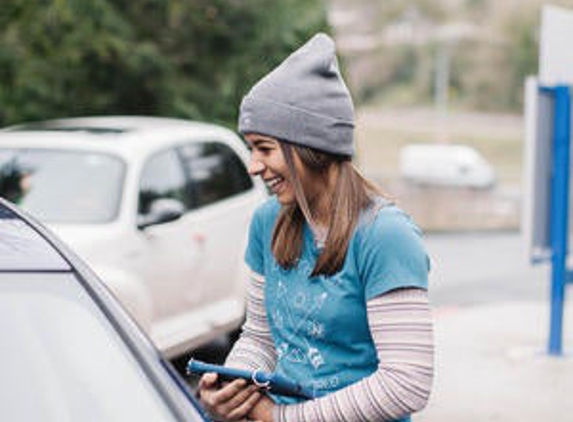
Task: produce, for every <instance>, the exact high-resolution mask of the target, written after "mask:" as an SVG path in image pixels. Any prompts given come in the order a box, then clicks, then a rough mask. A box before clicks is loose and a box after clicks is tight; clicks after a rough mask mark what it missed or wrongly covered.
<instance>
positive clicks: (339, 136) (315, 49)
mask: <svg viewBox="0 0 573 422" xmlns="http://www.w3.org/2000/svg"><path fill="white" fill-rule="evenodd" d="M353 130H354V108H353V105H352V99H351V98H350V94H349V92H348V88H347V87H346V85H345V83H344V81H343V80H342V77H341V75H340V70H339V69H338V61H337V59H336V55H335V47H334V41H333V40H332V39H331V38H330V37H329V36H328V35H326V34H323V33H319V34H316V35H315V36H314V37H312V38H311V39H310V40H309V41H307V43H306V44H304V45H303V46H302V47H300V48H299V49H298V50H297V51H295V52H294V53H292V54H291V55H290V56H289V57H287V58H286V59H285V60H284V61H283V62H282V63H281V64H280V65H279V66H278V67H277V68H275V69H274V70H273V71H272V72H270V73H269V74H267V75H266V76H265V77H263V78H262V79H261V80H260V81H259V82H257V84H255V86H253V87H252V88H251V90H250V91H249V93H248V94H247V95H246V96H245V97H244V98H243V101H242V103H241V108H240V115H239V132H241V133H242V134H245V133H253V132H254V133H259V134H263V135H268V136H272V137H274V138H277V139H279V140H285V141H288V142H292V143H294V144H298V145H302V146H307V147H311V148H315V149H318V150H321V151H324V152H328V153H333V154H341V155H352V153H353V151H354V145H353Z"/></svg>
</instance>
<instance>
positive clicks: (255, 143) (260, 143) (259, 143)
mask: <svg viewBox="0 0 573 422" xmlns="http://www.w3.org/2000/svg"><path fill="white" fill-rule="evenodd" d="M269 145H274V142H273V141H271V140H270V139H254V140H252V141H251V146H252V147H259V148H260V147H261V146H269Z"/></svg>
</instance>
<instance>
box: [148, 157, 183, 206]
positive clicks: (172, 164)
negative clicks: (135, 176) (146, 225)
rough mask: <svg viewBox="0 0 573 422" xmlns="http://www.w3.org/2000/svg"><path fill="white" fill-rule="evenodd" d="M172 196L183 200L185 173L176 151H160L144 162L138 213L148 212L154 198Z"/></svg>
mask: <svg viewBox="0 0 573 422" xmlns="http://www.w3.org/2000/svg"><path fill="white" fill-rule="evenodd" d="M163 198H173V199H178V200H179V201H181V202H185V199H186V198H185V175H184V173H183V169H182V168H181V160H179V157H178V156H177V152H176V151H175V150H173V149H169V150H166V151H163V152H160V153H158V154H156V155H154V156H153V157H151V159H150V160H149V161H148V162H147V164H145V167H144V169H143V171H142V173H141V181H140V184H139V205H138V214H139V215H140V216H141V215H146V214H147V213H149V208H150V206H151V203H152V202H153V201H155V200H156V199H163Z"/></svg>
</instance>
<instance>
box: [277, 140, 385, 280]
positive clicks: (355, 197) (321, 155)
mask: <svg viewBox="0 0 573 422" xmlns="http://www.w3.org/2000/svg"><path fill="white" fill-rule="evenodd" d="M279 144H280V146H281V149H282V152H283V154H284V157H285V162H286V164H287V167H288V169H289V173H290V177H289V182H290V183H291V184H292V186H293V188H294V191H295V197H296V202H295V203H294V204H291V205H285V206H283V207H282V208H281V211H280V213H279V216H278V218H277V222H276V224H275V228H274V231H273V238H272V251H273V255H274V256H275V259H276V260H277V262H278V263H279V264H280V265H281V266H282V267H283V268H293V267H294V266H296V264H297V263H298V260H299V258H300V256H301V253H302V245H303V228H304V222H305V219H306V221H308V222H309V223H312V222H313V216H312V213H311V209H310V208H311V206H309V203H308V200H307V198H306V196H305V193H304V187H303V186H302V182H301V180H300V178H299V177H298V175H297V172H296V168H295V165H294V154H296V155H297V156H298V157H299V158H300V160H301V162H302V163H303V165H304V166H305V167H306V169H308V171H309V173H310V174H312V175H313V176H315V177H316V178H317V179H319V180H321V179H322V180H324V178H325V176H326V174H328V170H329V169H330V168H331V167H332V166H336V167H337V169H336V171H337V180H336V188H335V191H334V195H333V197H332V200H331V204H330V205H331V206H330V225H329V227H328V235H327V237H326V242H325V245H324V249H323V250H322V251H321V253H320V255H319V256H318V259H317V261H316V264H315V267H314V269H313V271H312V274H311V277H314V276H317V275H333V274H336V273H337V272H338V271H340V270H341V269H342V266H343V265H344V259H345V258H346V252H347V250H348V244H349V242H350V238H351V237H352V233H353V231H354V228H355V227H356V224H357V223H358V218H359V216H360V213H361V212H362V211H363V210H365V209H366V208H368V207H369V206H370V205H371V204H372V202H373V197H374V195H381V192H380V191H379V190H378V188H377V187H376V186H374V185H373V184H372V183H370V182H369V181H367V180H366V179H364V178H363V177H362V176H361V175H360V174H359V173H358V171H357V170H356V169H355V168H354V166H353V164H352V162H351V161H350V157H348V156H344V155H335V154H329V153H325V152H322V151H318V150H316V149H313V148H308V147H302V146H298V145H293V144H290V143H287V142H283V141H281V142H279ZM311 205H312V204H311Z"/></svg>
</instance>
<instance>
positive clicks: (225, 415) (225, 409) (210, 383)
mask: <svg viewBox="0 0 573 422" xmlns="http://www.w3.org/2000/svg"><path fill="white" fill-rule="evenodd" d="M260 398H261V393H260V392H259V389H258V387H257V386H256V385H247V382H246V381H245V380H243V379H236V380H234V381H232V382H230V383H227V384H225V385H223V386H222V387H221V386H220V385H219V384H218V383H217V374H215V373H208V374H205V375H203V376H202V377H201V380H200V381H199V400H200V401H201V404H202V405H203V407H205V410H207V412H208V413H209V414H210V415H211V417H213V418H214V419H216V420H219V421H225V422H234V421H240V420H243V419H244V418H245V416H246V415H247V414H248V413H249V412H250V411H251V409H253V406H255V404H256V403H257V402H258V401H259V399H260Z"/></svg>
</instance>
